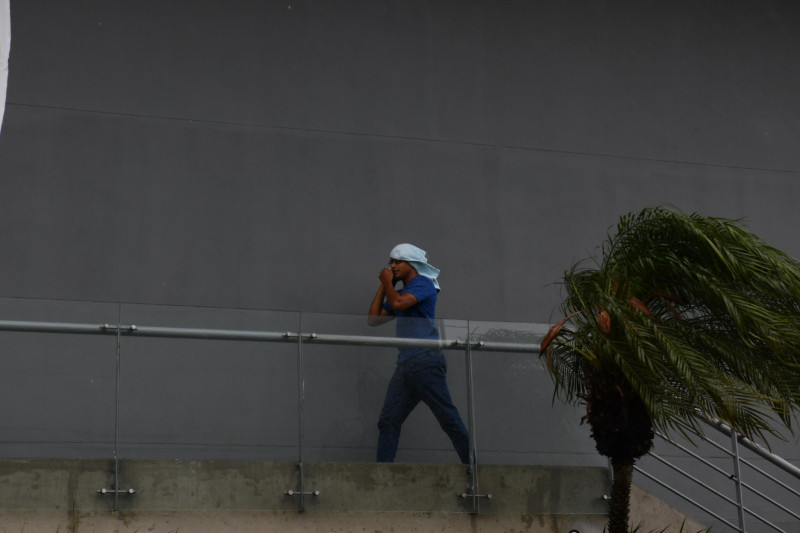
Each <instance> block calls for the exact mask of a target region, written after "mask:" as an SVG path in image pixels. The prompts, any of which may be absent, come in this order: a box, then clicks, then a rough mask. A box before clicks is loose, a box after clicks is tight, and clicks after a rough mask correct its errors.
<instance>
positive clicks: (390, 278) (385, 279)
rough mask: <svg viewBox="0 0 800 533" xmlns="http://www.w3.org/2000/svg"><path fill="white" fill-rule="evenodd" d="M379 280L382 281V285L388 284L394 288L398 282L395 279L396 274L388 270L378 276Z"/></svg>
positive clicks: (385, 269) (382, 271)
mask: <svg viewBox="0 0 800 533" xmlns="http://www.w3.org/2000/svg"><path fill="white" fill-rule="evenodd" d="M378 279H379V280H381V283H388V284H389V285H391V286H392V287H394V284H395V283H397V280H395V279H394V274H392V271H391V270H389V269H388V268H384V269H383V270H381V272H380V274H378Z"/></svg>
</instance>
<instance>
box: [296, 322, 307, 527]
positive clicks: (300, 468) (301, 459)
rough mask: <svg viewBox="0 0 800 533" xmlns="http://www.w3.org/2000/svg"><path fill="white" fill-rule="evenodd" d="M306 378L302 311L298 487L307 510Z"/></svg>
mask: <svg viewBox="0 0 800 533" xmlns="http://www.w3.org/2000/svg"><path fill="white" fill-rule="evenodd" d="M305 395H306V394H305V379H303V314H302V313H300V317H299V324H298V332H297V416H298V428H297V430H298V454H299V457H298V463H297V472H298V476H299V479H298V485H297V486H298V488H299V489H300V503H299V510H300V511H301V512H302V511H305V509H306V507H305V463H304V461H305V449H304V444H305Z"/></svg>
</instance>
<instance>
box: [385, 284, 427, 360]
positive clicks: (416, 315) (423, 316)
mask: <svg viewBox="0 0 800 533" xmlns="http://www.w3.org/2000/svg"><path fill="white" fill-rule="evenodd" d="M397 292H399V293H401V294H402V293H404V292H408V293H411V294H413V295H414V297H415V298H416V299H417V303H416V304H414V305H412V306H411V307H409V308H408V309H406V310H405V311H394V310H393V309H392V308H391V306H390V305H389V302H384V303H383V309H385V310H386V311H387V312H388V313H389V314H390V315H393V316H395V317H396V318H397V336H398V337H403V338H412V339H438V338H439V329H438V328H437V327H436V324H435V320H436V297H437V296H438V291H437V290H436V287H434V286H433V281H431V279H430V278H427V277H425V276H421V275H417V276H416V277H415V278H414V279H412V280H411V281H409V282H408V285H405V286H403V288H402V289H400V290H399V291H397ZM427 351H428V348H400V353H399V354H398V356H397V362H398V363H402V362H403V361H405V360H406V359H408V358H409V357H411V356H414V355H417V354H421V353H425V352H427Z"/></svg>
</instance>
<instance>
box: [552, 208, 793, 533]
mask: <svg viewBox="0 0 800 533" xmlns="http://www.w3.org/2000/svg"><path fill="white" fill-rule="evenodd" d="M564 285H565V288H566V297H565V299H564V301H563V303H562V310H563V313H564V315H565V318H564V319H563V320H561V321H560V322H559V323H558V324H556V325H555V326H553V328H551V330H550V332H549V333H548V334H547V336H545V338H544V340H543V341H542V345H541V357H544V358H545V360H546V366H547V369H548V371H549V373H550V374H551V376H552V378H553V381H554V383H555V396H557V397H560V398H562V399H564V400H565V401H568V402H571V403H585V404H586V416H585V417H584V418H585V419H586V420H588V422H589V424H590V426H591V436H592V438H593V439H594V440H595V443H596V446H597V450H598V452H600V453H601V454H602V455H604V456H607V457H609V458H610V460H611V466H612V470H613V476H614V480H613V486H612V493H611V503H610V507H609V522H608V531H609V533H622V532H624V531H627V530H628V527H629V525H628V520H629V511H630V488H631V481H632V475H633V465H634V463H635V461H636V460H637V459H638V458H639V457H641V456H642V455H644V454H646V453H647V452H648V451H649V450H650V449H651V447H652V446H653V436H654V430H658V431H661V432H663V433H665V434H667V435H668V434H669V433H670V432H671V431H675V430H677V431H679V432H680V433H682V434H683V435H686V430H685V428H687V427H688V428H691V429H693V430H695V431H697V432H698V433H700V434H702V426H701V425H700V422H701V421H702V420H704V419H715V418H716V419H719V420H721V421H723V422H725V423H726V424H728V425H729V426H730V427H731V428H733V429H734V430H735V431H737V432H738V433H740V434H742V435H744V436H746V437H748V438H750V439H752V440H760V441H762V442H765V443H766V437H767V436H769V435H774V436H780V435H779V433H778V429H776V427H778V426H785V427H787V428H789V429H791V418H792V413H793V411H794V410H795V409H797V408H798V407H800V264H798V262H797V261H795V260H794V259H792V258H790V257H789V256H787V255H786V254H784V253H783V252H781V251H779V250H777V249H775V248H772V247H771V246H769V245H767V244H766V243H765V242H764V241H762V240H761V239H759V238H758V237H756V236H755V235H753V234H752V233H750V232H748V231H746V230H745V229H743V228H742V227H741V226H740V225H739V224H738V223H737V222H735V221H731V220H726V219H721V218H711V217H706V216H702V215H698V214H692V215H687V214H684V213H681V212H679V211H676V210H671V209H666V208H661V207H656V208H648V209H645V210H643V211H641V212H639V213H631V214H628V215H625V216H623V217H622V218H621V219H620V222H619V224H618V226H617V232H616V234H615V235H613V236H610V237H609V238H608V240H607V241H606V242H605V243H604V245H603V247H602V257H601V258H600V259H599V260H597V261H596V262H595V264H593V265H592V268H588V267H586V266H585V263H583V262H582V263H579V264H577V265H574V266H573V267H572V268H571V269H570V270H569V271H567V272H566V273H565V276H564Z"/></svg>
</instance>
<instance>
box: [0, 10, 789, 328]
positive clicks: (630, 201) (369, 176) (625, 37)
mask: <svg viewBox="0 0 800 533" xmlns="http://www.w3.org/2000/svg"><path fill="white" fill-rule="evenodd" d="M798 22H800V8H798V7H797V5H796V4H795V3H792V2H758V3H755V2H737V3H730V2H722V1H715V2H712V1H710V2H701V3H696V2H677V3H676V2H671V3H669V4H663V3H659V2H570V3H562V2H547V3H539V2H537V3H533V2H503V3H497V2H480V1H473V2H435V3H434V2H391V1H379V2H374V1H369V2H366V1H346V2H345V1H342V2H307V1H306V2H256V1H243V0H242V1H236V2H211V1H209V2H189V1H175V2H162V1H144V2H121V1H106V2H94V1H88V0H84V1H76V2H58V1H47V0H26V1H24V2H22V1H15V2H13V5H12V24H13V35H14V41H13V43H14V44H13V48H12V55H11V66H10V79H9V93H8V101H9V103H8V109H7V114H6V123H5V124H4V127H3V133H2V137H0V187H1V188H2V190H1V191H0V217H1V218H0V221H1V222H2V226H3V228H4V231H3V232H2V236H0V249H2V250H3V252H4V258H5V260H4V261H3V262H2V265H0V294H4V295H12V296H32V297H48V298H73V299H91V300H112V301H113V300H125V301H137V302H152V303H178V304H198V305H215V306H229V307H255V308H267V309H292V310H306V311H309V310H310V311H323V312H345V313H363V312H365V311H366V306H367V304H368V302H369V299H370V297H371V296H372V294H373V291H374V289H375V287H376V281H377V279H376V276H377V271H378V269H379V267H380V266H381V265H382V264H383V263H384V261H385V259H386V256H387V254H388V251H389V250H390V249H391V247H392V246H393V245H394V244H396V243H397V242H400V241H410V242H415V243H417V244H419V245H420V246H422V247H424V248H426V249H427V250H428V252H429V255H430V260H431V262H432V263H433V264H434V265H437V266H439V267H440V268H441V269H442V271H443V274H442V279H441V281H442V286H443V289H444V292H443V293H442V298H441V299H440V304H439V306H440V309H439V314H440V315H441V316H449V317H454V318H480V319H485V320H514V321H528V320H534V321H547V320H549V319H550V316H551V313H552V310H553V308H554V306H555V304H556V303H557V301H558V289H557V287H556V286H554V285H552V283H553V282H556V281H557V280H558V279H559V277H560V276H561V273H562V272H563V270H564V269H566V268H567V266H568V265H569V264H570V262H572V261H573V260H575V259H579V258H582V257H585V256H586V255H587V254H589V253H591V252H592V251H593V250H594V248H595V247H596V246H597V245H598V244H599V243H600V241H601V240H602V239H603V238H604V237H605V235H606V232H607V230H608V228H609V227H610V226H611V225H613V224H614V223H615V222H616V220H617V219H618V216H619V215H620V214H622V213H623V212H626V211H629V210H634V209H639V208H641V207H644V206H646V205H652V204H661V203H666V204H671V205H674V206H677V207H679V208H681V209H684V210H687V211H693V210H699V211H702V212H704V213H707V214H712V215H719V216H727V217H734V218H739V217H746V220H747V222H748V223H749V224H750V225H751V227H752V228H753V229H754V230H756V231H757V232H758V233H759V234H761V235H762V236H763V237H765V238H766V239H768V240H769V241H771V242H773V243H774V244H775V245H776V246H778V247H781V248H783V249H785V250H787V251H788V252H790V253H793V254H795V255H797V254H800V246H798V244H797V243H796V242H795V239H794V238H793V237H794V229H795V228H797V227H798V225H800V214H798V212H797V210H796V209H794V205H793V204H794V198H795V196H796V194H795V188H796V182H797V171H798V168H800V153H798V151H797V150H796V142H797V139H798V134H799V133H800V132H798V124H799V123H800V122H799V121H798V112H800V109H798V108H799V107H800V106H798V104H797V100H796V94H798V93H800V79H799V78H798V71H797V68H796V59H797V57H798V51H800V32H798V31H797V30H798Z"/></svg>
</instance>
